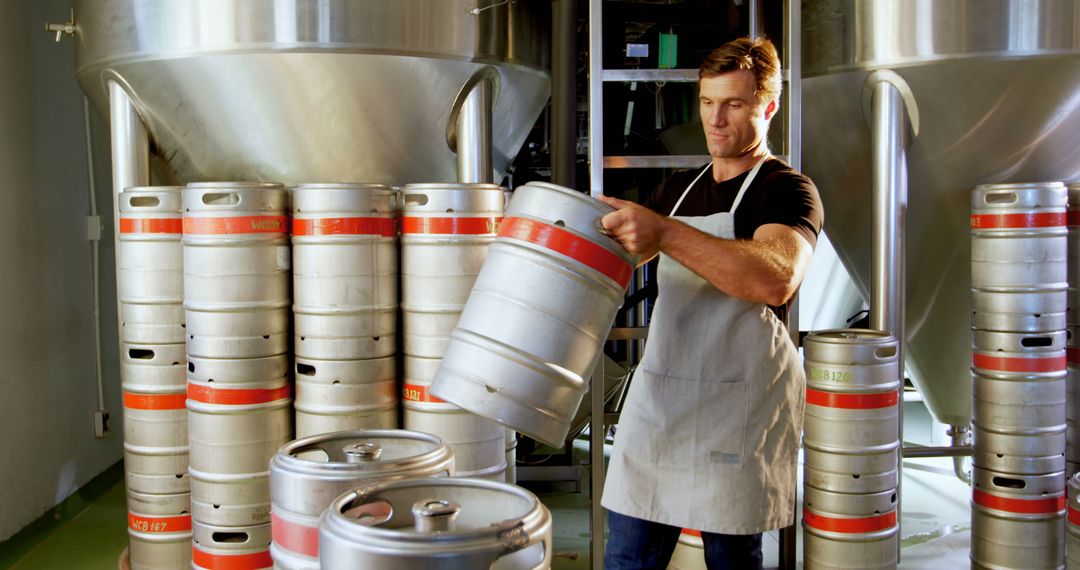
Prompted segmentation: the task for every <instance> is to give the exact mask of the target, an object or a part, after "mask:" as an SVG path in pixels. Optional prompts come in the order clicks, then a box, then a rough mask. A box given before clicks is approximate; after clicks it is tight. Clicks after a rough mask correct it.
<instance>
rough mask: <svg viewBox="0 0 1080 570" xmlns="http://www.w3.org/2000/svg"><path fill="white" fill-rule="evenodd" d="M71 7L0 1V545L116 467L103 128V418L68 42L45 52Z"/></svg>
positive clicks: (101, 134) (97, 128) (99, 140)
mask: <svg viewBox="0 0 1080 570" xmlns="http://www.w3.org/2000/svg"><path fill="white" fill-rule="evenodd" d="M70 9H71V1H70V0H0V186H2V188H0V262H2V264H3V265H2V268H0V366H2V375H0V386H2V388H3V389H2V394H0V505H3V508H0V540H3V539H6V538H8V537H9V536H11V535H12V534H14V533H15V532H17V531H18V530H19V529H21V528H22V527H24V526H26V525H27V524H29V523H30V522H33V521H34V520H35V519H36V518H37V517H39V516H41V514H42V513H44V512H45V511H46V510H48V509H49V508H51V507H52V506H54V505H56V504H57V503H59V502H60V501H62V500H63V499H65V498H66V497H68V496H69V495H70V494H71V493H73V492H74V491H76V490H77V489H78V488H79V487H80V486H82V485H84V484H85V483H86V482H87V481H89V480H90V479H91V478H93V477H94V476H95V475H97V474H99V473H101V472H102V471H103V470H104V469H106V468H107V467H109V466H110V465H112V464H114V463H116V462H117V461H118V460H119V459H120V457H121V439H122V437H121V433H120V428H121V424H120V416H121V408H120V382H119V374H118V371H117V347H116V336H117V335H116V300H115V299H116V297H115V295H116V294H115V282H114V279H115V277H114V269H113V247H112V243H111V242H112V237H111V236H112V220H111V219H110V218H111V211H112V206H111V202H110V200H111V194H110V190H111V189H110V185H111V183H110V176H111V175H110V173H109V170H108V140H107V127H106V126H105V123H104V122H103V121H102V120H101V118H100V117H98V116H97V115H96V114H95V115H93V119H94V120H93V128H92V129H91V130H92V132H94V134H95V137H94V144H93V146H94V152H95V153H96V160H95V162H96V170H97V175H96V176H95V178H96V180H97V190H98V200H97V202H98V208H99V210H100V211H101V212H105V213H106V214H107V215H106V216H105V220H106V223H107V226H106V228H105V230H104V232H103V235H104V236H105V241H104V242H103V243H102V247H101V258H102V264H101V269H102V275H101V283H102V290H101V298H102V301H103V303H102V307H101V328H102V331H103V333H104V338H103V346H102V352H103V355H104V358H105V360H104V366H105V368H104V370H105V382H106V385H105V397H106V408H107V409H108V410H109V411H110V412H111V413H112V420H113V421H112V428H113V432H112V433H111V434H109V435H108V436H107V437H106V438H104V439H95V438H94V435H93V430H92V427H93V422H92V414H93V412H94V410H96V409H97V388H96V383H95V365H94V350H95V349H94V336H93V321H92V318H91V310H90V299H91V278H90V249H89V248H90V246H89V242H88V241H87V238H86V216H87V213H88V211H89V206H88V196H87V188H88V180H87V169H86V145H85V131H84V128H83V103H82V92H81V91H80V90H79V88H78V85H77V84H76V82H75V73H74V71H75V57H74V44H73V42H72V38H70V37H67V38H65V39H64V41H63V42H62V43H60V44H55V43H53V38H52V36H51V35H49V34H46V33H45V32H44V31H43V22H44V21H45V20H50V21H53V22H64V21H66V20H67V18H68V15H69V11H70Z"/></svg>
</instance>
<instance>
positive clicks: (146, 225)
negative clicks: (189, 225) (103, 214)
mask: <svg viewBox="0 0 1080 570" xmlns="http://www.w3.org/2000/svg"><path fill="white" fill-rule="evenodd" d="M183 231H184V221H183V220H182V219H180V218H120V233H122V234H178V233H181V232H183Z"/></svg>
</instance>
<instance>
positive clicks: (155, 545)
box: [127, 489, 191, 570]
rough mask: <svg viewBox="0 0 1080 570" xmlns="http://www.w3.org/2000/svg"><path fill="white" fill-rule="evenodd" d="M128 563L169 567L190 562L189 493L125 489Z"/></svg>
mask: <svg viewBox="0 0 1080 570" xmlns="http://www.w3.org/2000/svg"><path fill="white" fill-rule="evenodd" d="M127 509H128V567H129V568H131V570H172V569H177V568H189V567H190V566H191V507H190V504H189V495H188V494H187V493H179V494H172V495H153V494H146V493H136V492H134V491H132V490H130V489H129V490H128V492H127Z"/></svg>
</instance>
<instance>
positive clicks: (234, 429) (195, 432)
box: [187, 379, 292, 526]
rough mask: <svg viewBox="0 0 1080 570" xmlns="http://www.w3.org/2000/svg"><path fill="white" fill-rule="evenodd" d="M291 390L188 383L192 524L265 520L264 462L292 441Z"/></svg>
mask: <svg viewBox="0 0 1080 570" xmlns="http://www.w3.org/2000/svg"><path fill="white" fill-rule="evenodd" d="M291 389H292V386H291V385H290V384H287V383H283V382H280V381H271V382H260V383H253V384H224V385H223V384H220V383H214V382H202V381H196V380H194V379H191V380H189V382H188V392H187V397H188V399H187V408H188V432H189V441H190V447H191V467H190V470H189V472H190V474H191V479H192V482H191V502H192V511H193V513H194V515H195V520H197V521H199V522H203V523H207V524H217V525H223V526H239V525H244V524H255V523H262V522H267V521H268V520H269V515H270V512H269V511H270V505H269V503H270V493H269V471H268V464H269V461H270V458H271V457H273V456H274V453H275V452H276V451H277V449H278V448H279V447H281V446H282V445H284V444H285V443H286V442H288V441H289V440H290V439H291V438H292V417H291V416H292V413H291V411H292V410H291V407H290V406H291V403H292V391H291Z"/></svg>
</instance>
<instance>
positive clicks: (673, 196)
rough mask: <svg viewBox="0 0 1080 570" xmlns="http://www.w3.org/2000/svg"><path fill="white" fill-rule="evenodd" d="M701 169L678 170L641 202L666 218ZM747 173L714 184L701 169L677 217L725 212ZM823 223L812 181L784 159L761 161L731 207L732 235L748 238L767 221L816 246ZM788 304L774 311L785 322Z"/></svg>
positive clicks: (708, 175)
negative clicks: (743, 191)
mask: <svg viewBox="0 0 1080 570" xmlns="http://www.w3.org/2000/svg"><path fill="white" fill-rule="evenodd" d="M704 169H705V166H704V165H702V166H701V168H695V169H693V170H684V171H680V172H676V173H675V174H673V175H671V176H670V177H669V178H668V179H667V180H666V181H664V183H663V184H661V185H660V186H659V187H658V188H657V189H656V191H655V192H653V193H652V195H651V196H649V197H648V198H647V199H646V200H645V201H644V202H643V203H642V204H643V205H644V206H645V207H647V208H649V209H651V210H653V211H655V212H657V213H659V214H662V215H664V216H667V215H669V214H671V209H672V208H674V207H675V203H676V202H678V201H679V197H680V196H682V193H683V190H685V189H686V186H687V185H688V184H690V182H691V181H692V180H693V179H694V178H695V177H696V176H697V175H698V174H700V173H701V171H702V170H704ZM747 174H749V172H744V173H742V174H740V175H738V176H736V177H735V178H732V179H730V180H725V181H723V182H716V181H714V180H713V177H712V173H711V172H707V173H705V175H704V176H702V177H701V178H699V179H698V181H697V182H696V183H694V187H693V188H691V189H690V191H689V192H688V193H687V194H686V198H684V199H683V202H682V204H680V205H679V210H678V211H677V212H675V215H676V216H709V215H712V214H718V213H720V212H727V211H728V210H730V209H731V205H732V204H733V203H734V202H735V196H736V195H737V194H738V193H739V188H740V187H741V186H742V183H743V181H744V180H746V176H747ZM823 221H824V211H823V209H822V207H821V197H820V196H818V191H817V188H816V187H815V186H814V183H813V182H812V181H811V180H810V179H809V178H807V177H806V176H803V175H802V174H800V173H799V172H796V171H795V170H794V169H793V168H791V167H790V166H788V165H787V164H785V163H784V161H782V160H779V159H776V158H771V159H769V160H767V161H765V163H764V164H762V165H761V169H760V170H759V171H758V174H757V177H756V178H755V179H754V181H753V182H752V183H751V184H750V187H749V188H747V189H746V193H745V194H744V195H743V198H742V202H740V203H739V207H738V209H736V210H735V238H736V239H751V238H753V237H754V232H755V231H757V229H758V228H759V227H761V226H763V225H765V224H783V225H785V226H789V227H790V228H792V229H794V230H795V231H797V232H799V234H801V235H802V236H803V237H805V238H806V239H807V241H809V242H810V245H811V246H816V245H817V236H818V233H819V232H820V231H821V224H822V222H823ZM790 306H791V303H790V302H788V303H786V304H785V305H784V306H783V307H772V309H773V311H774V312H775V313H776V316H778V317H780V320H781V321H784V322H787V313H788V310H789V309H790Z"/></svg>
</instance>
